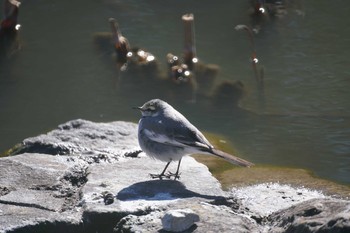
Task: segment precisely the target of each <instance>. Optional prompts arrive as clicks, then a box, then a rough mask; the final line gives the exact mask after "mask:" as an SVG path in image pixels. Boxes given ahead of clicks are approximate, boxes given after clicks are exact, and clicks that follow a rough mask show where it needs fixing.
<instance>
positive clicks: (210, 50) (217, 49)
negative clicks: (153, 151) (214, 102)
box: [0, 0, 350, 185]
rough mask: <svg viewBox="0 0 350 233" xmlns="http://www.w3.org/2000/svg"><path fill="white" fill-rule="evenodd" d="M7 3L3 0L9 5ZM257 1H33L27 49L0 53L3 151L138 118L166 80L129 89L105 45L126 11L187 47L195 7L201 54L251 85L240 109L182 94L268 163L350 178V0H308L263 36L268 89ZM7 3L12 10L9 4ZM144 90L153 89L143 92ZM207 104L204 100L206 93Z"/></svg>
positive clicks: (224, 74)
mask: <svg viewBox="0 0 350 233" xmlns="http://www.w3.org/2000/svg"><path fill="white" fill-rule="evenodd" d="M1 7H2V6H1ZM248 8H249V4H248V1H228V0H227V1H220V2H217V1H216V2H214V1H208V0H203V1H194V0H187V1H182V0H181V1H169V0H153V1H137V0H129V1H119V0H104V1H82V0H76V1H73V2H72V1H57V0H53V1H44V0H37V1H25V0H24V1H23V3H22V6H21V8H20V17H19V20H20V23H21V24H22V30H21V32H20V39H21V50H20V51H18V52H16V53H15V54H13V55H12V56H11V57H9V58H7V59H5V60H1V63H0V111H1V115H0V138H1V140H0V151H1V152H4V151H6V150H7V149H9V148H11V147H12V146H13V145H15V144H16V143H18V142H20V141H22V140H23V139H25V138H27V137H30V136H36V135H38V134H41V133H45V132H48V131H50V130H52V129H53V128H55V127H56V126H57V125H58V124H60V123H63V122H66V121H68V120H71V119H75V118H83V119H88V120H92V121H99V122H100V121H101V122H108V121H115V120H128V121H134V122H137V120H138V118H139V113H138V112H135V111H134V110H132V109H131V108H130V107H131V106H138V105H140V104H142V103H143V102H145V101H146V100H148V98H149V96H150V94H149V93H150V92H151V93H152V95H154V96H157V93H158V91H160V88H161V87H158V86H154V87H152V88H151V89H152V90H149V89H142V87H139V86H136V85H137V84H135V90H134V91H133V89H129V90H128V91H123V90H121V89H122V88H123V87H121V86H120V82H118V72H117V69H116V66H115V65H114V63H113V60H112V59H113V58H112V56H111V54H112V48H111V50H110V52H108V50H107V52H106V50H101V49H98V48H97V47H96V45H95V44H94V40H93V38H94V34H95V33H97V32H109V30H110V29H109V24H108V18H109V17H115V18H116V19H117V20H118V22H119V23H120V26H121V30H122V32H123V34H124V35H125V36H126V37H127V38H128V39H129V41H130V43H131V44H132V45H135V46H140V47H143V48H145V49H147V50H148V51H150V52H152V53H153V54H154V55H155V56H156V57H157V58H158V60H159V62H160V63H161V64H160V67H161V68H162V69H164V70H165V69H166V63H165V55H166V54H167V53H168V52H173V53H175V54H178V55H180V54H181V52H182V44H183V38H182V35H183V31H182V23H181V20H180V19H181V15H183V14H185V13H189V12H191V13H194V16H195V32H196V46H197V54H198V57H199V58H200V60H201V61H203V62H206V63H213V64H218V65H219V66H220V68H221V70H220V73H219V77H218V80H217V82H218V83H220V82H222V81H224V80H241V81H242V82H243V83H244V85H245V88H246V89H247V95H246V96H245V97H244V99H243V101H242V103H241V107H242V109H241V110H238V111H235V112H233V111H224V110H220V111H208V110H207V109H206V108H203V107H201V106H200V105H199V104H193V103H188V102H184V101H183V102H179V101H177V102H172V101H173V100H172V99H166V100H167V101H169V102H170V103H174V105H176V107H177V108H178V109H179V110H180V111H181V112H183V113H184V114H185V115H186V116H187V117H188V118H189V119H190V120H191V121H192V122H193V123H195V124H196V125H197V126H198V127H199V128H200V129H202V130H204V131H208V132H213V133H216V134H219V135H222V136H223V138H225V140H228V141H229V142H230V143H231V144H232V145H233V147H234V149H235V151H236V153H237V154H238V155H240V156H242V157H244V158H245V159H248V160H250V161H253V162H254V163H256V164H259V165H273V166H282V167H297V168H305V169H310V170H311V171H312V172H313V173H314V174H315V175H317V176H319V177H322V178H326V179H330V180H333V181H337V182H340V183H344V184H347V185H349V184H350V108H349V107H350V92H349V90H348V88H349V85H350V69H349V59H348V54H347V49H348V48H349V44H350V27H349V26H348V25H349V20H348V13H349V12H350V3H349V2H347V1H341V0H334V1H331V2H330V1H326V0H318V1H304V2H302V6H301V7H298V9H300V10H302V11H303V13H304V15H303V14H298V13H297V12H296V11H295V8H293V7H292V8H291V9H289V11H288V15H286V17H284V18H283V19H278V20H271V21H269V22H266V23H265V24H264V25H263V27H262V30H261V31H260V33H259V34H258V35H256V36H255V44H256V50H257V54H258V57H259V61H260V67H264V71H265V72H264V84H265V85H264V87H265V88H264V92H263V93H262V92H261V91H259V89H258V88H257V84H256V81H255V78H254V73H253V71H252V68H251V64H250V62H249V58H250V53H251V52H250V51H251V50H250V43H249V41H248V37H247V34H246V33H245V32H244V31H236V30H234V27H235V26H236V25H237V24H246V25H249V23H250V18H249V16H248V14H247V12H248ZM1 10H2V9H1ZM140 90H141V91H140ZM199 102H200V101H199Z"/></svg>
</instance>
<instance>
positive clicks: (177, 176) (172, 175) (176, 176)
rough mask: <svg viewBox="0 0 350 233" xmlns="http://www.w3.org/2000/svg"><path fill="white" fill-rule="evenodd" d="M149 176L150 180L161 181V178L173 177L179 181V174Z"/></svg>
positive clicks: (169, 173)
mask: <svg viewBox="0 0 350 233" xmlns="http://www.w3.org/2000/svg"><path fill="white" fill-rule="evenodd" d="M149 175H150V176H151V178H152V179H160V180H162V179H163V178H165V179H171V178H172V177H174V180H176V179H178V180H179V179H180V174H177V173H172V172H168V173H167V174H149Z"/></svg>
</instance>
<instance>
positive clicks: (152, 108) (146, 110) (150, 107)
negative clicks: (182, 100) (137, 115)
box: [134, 99, 168, 116]
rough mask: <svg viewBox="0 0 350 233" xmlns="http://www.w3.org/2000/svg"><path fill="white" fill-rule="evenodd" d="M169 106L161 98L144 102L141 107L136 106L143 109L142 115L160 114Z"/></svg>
mask: <svg viewBox="0 0 350 233" xmlns="http://www.w3.org/2000/svg"><path fill="white" fill-rule="evenodd" d="M167 106H168V104H167V103H166V102H164V101H163V100H160V99H152V100H150V101H147V102H146V103H144V104H143V105H142V106H141V107H134V109H138V110H140V111H141V113H142V116H158V115H159V114H160V113H162V112H163V110H164V109H165V108H166V107H167Z"/></svg>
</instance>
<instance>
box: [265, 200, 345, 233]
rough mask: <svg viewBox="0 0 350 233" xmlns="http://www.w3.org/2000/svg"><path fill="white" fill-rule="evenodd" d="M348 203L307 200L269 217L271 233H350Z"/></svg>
mask: <svg viewBox="0 0 350 233" xmlns="http://www.w3.org/2000/svg"><path fill="white" fill-rule="evenodd" d="M349 220H350V203H349V201H341V200H335V199H331V198H326V199H325V198H316V199H312V200H308V201H305V202H303V203H302V204H299V205H294V206H292V207H290V208H288V209H284V210H280V211H277V212H275V213H273V214H271V215H270V216H269V221H270V222H271V223H272V226H271V227H270V229H271V231H272V232H276V233H278V232H300V233H310V232H350V221H349Z"/></svg>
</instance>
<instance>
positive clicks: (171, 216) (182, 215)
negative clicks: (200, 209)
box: [162, 209, 199, 232]
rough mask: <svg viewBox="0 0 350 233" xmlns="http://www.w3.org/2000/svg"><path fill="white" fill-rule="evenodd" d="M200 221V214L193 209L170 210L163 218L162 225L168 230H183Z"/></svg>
mask: <svg viewBox="0 0 350 233" xmlns="http://www.w3.org/2000/svg"><path fill="white" fill-rule="evenodd" d="M198 221H199V216H198V214H196V213H194V212H193V210H191V209H180V210H169V211H168V212H166V213H165V215H164V216H163V218H162V225H163V229H164V230H166V231H173V232H181V231H185V230H187V229H189V228H190V227H191V226H193V224H194V223H195V222H198Z"/></svg>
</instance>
